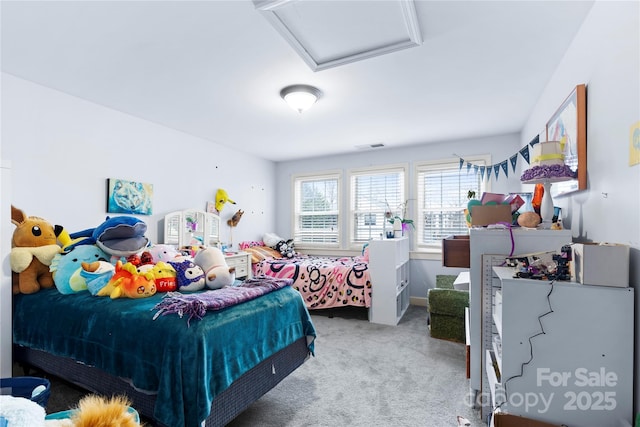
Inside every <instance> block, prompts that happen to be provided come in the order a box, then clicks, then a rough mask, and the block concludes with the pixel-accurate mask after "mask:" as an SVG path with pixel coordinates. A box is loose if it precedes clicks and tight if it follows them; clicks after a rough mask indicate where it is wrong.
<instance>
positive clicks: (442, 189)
mask: <svg viewBox="0 0 640 427" xmlns="http://www.w3.org/2000/svg"><path fill="white" fill-rule="evenodd" d="M465 160H468V162H469V163H472V164H473V165H477V166H483V165H485V164H486V163H488V159H487V158H486V157H477V158H466V157H465ZM416 176H417V186H416V190H417V196H418V203H417V217H416V219H417V221H414V223H415V226H416V231H417V242H416V243H417V247H418V248H419V249H425V250H434V251H439V250H441V249H442V239H443V238H444V237H446V236H450V235H452V234H468V233H469V228H468V227H467V222H466V218H465V214H464V209H465V208H466V207H467V203H468V201H469V198H468V194H469V191H475V193H476V197H480V195H481V194H482V192H483V191H485V180H483V179H482V177H481V176H480V174H479V173H475V172H474V170H473V169H471V170H469V171H468V170H467V168H466V167H464V166H463V167H462V168H460V160H459V159H452V160H448V161H447V160H445V161H442V162H429V163H422V164H418V165H416ZM485 176H486V175H485Z"/></svg>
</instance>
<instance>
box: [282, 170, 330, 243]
mask: <svg viewBox="0 0 640 427" xmlns="http://www.w3.org/2000/svg"><path fill="white" fill-rule="evenodd" d="M293 187H294V208H295V215H294V226H293V230H294V234H293V239H294V242H295V243H296V244H297V245H300V246H338V245H339V244H340V240H339V236H340V226H339V224H340V215H339V209H340V203H339V200H340V174H339V173H329V174H324V175H313V176H311V175H308V176H296V177H294V186H293Z"/></svg>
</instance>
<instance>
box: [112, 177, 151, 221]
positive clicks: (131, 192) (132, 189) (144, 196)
mask: <svg viewBox="0 0 640 427" xmlns="http://www.w3.org/2000/svg"><path fill="white" fill-rule="evenodd" d="M152 199H153V184H146V183H143V182H135V181H127V180H124V179H114V178H108V179H107V212H109V213H124V214H139V215H151V214H152V213H153V210H152Z"/></svg>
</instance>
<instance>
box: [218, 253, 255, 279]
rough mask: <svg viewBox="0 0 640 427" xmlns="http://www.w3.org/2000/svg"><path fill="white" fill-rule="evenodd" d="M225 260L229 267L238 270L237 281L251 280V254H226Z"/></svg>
mask: <svg viewBox="0 0 640 427" xmlns="http://www.w3.org/2000/svg"><path fill="white" fill-rule="evenodd" d="M225 258H226V261H227V265H228V266H229V267H235V268H236V279H251V276H252V273H251V254H250V253H249V252H242V251H241V252H238V253H235V254H230V255H227V254H225Z"/></svg>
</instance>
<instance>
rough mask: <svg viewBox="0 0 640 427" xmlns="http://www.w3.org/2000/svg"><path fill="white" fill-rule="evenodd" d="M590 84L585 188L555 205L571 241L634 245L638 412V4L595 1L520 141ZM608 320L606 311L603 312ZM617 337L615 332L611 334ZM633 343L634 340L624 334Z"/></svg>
mask: <svg viewBox="0 0 640 427" xmlns="http://www.w3.org/2000/svg"><path fill="white" fill-rule="evenodd" d="M581 83H585V84H586V85H587V180H588V189H587V190H586V191H581V192H578V193H575V194H574V195H572V196H569V197H561V198H556V200H555V204H556V205H558V206H561V207H562V208H563V214H565V215H567V221H565V225H568V226H570V227H571V230H572V232H573V237H574V240H576V241H595V242H612V243H624V244H627V245H629V246H630V247H631V260H630V264H631V265H630V272H629V273H630V282H631V285H632V286H634V287H635V289H636V325H635V331H636V332H635V343H636V349H635V351H636V357H635V360H636V365H635V372H636V382H635V410H636V412H638V411H640V381H637V373H638V372H640V357H638V354H639V353H638V352H639V347H638V344H639V343H640V316H639V315H638V306H639V305H638V303H640V165H635V166H629V133H630V128H631V125H632V124H633V123H635V122H637V121H638V120H640V3H639V2H637V1H626V2H612V1H598V2H596V3H595V5H594V6H593V8H592V9H591V12H590V13H589V15H588V17H587V19H586V20H585V22H584V24H583V26H582V28H581V29H580V31H579V32H578V33H577V35H576V37H575V39H574V41H573V43H572V45H571V46H570V48H569V50H568V51H567V53H566V55H565V57H564V59H563V61H562V62H561V63H560V65H559V66H558V68H557V70H556V72H555V74H554V76H553V78H552V79H551V80H550V81H549V84H548V85H547V87H546V89H545V90H544V92H543V93H542V95H541V96H540V99H539V101H538V103H537V105H536V107H535V109H534V110H533V112H532V113H531V116H530V119H529V121H528V122H527V124H526V126H525V127H524V129H523V132H522V141H526V140H528V139H529V138H531V135H535V134H536V133H537V132H539V131H540V129H543V128H544V123H546V121H547V119H548V118H549V117H551V115H552V114H553V113H554V111H555V109H556V108H558V106H559V105H560V104H561V103H562V101H563V100H564V98H565V97H566V96H568V95H569V93H570V92H571V90H572V89H573V88H574V87H575V86H576V85H578V84H581ZM602 315H603V316H606V315H607V314H606V313H602ZM612 333H615V331H612ZM621 339H625V340H626V339H629V337H621Z"/></svg>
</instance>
